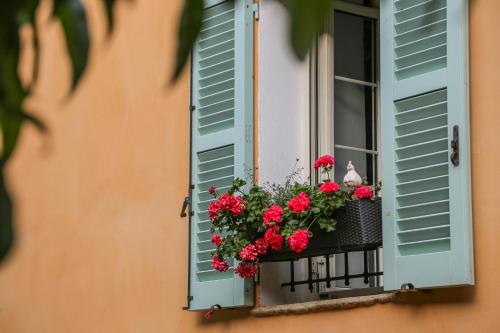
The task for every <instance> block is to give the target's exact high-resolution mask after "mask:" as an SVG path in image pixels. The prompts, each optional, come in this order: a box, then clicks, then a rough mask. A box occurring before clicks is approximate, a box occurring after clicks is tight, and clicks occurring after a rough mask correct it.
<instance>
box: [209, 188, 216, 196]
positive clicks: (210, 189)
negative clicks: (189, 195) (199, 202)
mask: <svg viewBox="0 0 500 333" xmlns="http://www.w3.org/2000/svg"><path fill="white" fill-rule="evenodd" d="M216 192H217V189H216V188H215V186H210V187H209V188H208V194H212V195H214V194H215V193H216Z"/></svg>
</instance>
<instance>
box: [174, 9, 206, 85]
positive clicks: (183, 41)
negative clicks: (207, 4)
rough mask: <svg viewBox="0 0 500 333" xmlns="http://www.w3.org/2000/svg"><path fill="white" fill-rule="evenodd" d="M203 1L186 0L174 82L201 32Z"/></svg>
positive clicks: (180, 27)
mask: <svg viewBox="0 0 500 333" xmlns="http://www.w3.org/2000/svg"><path fill="white" fill-rule="evenodd" d="M202 19H203V0H185V1H184V8H183V10H182V16H181V20H180V22H179V28H178V29H179V30H178V38H177V41H178V45H177V62H176V65H175V69H174V75H173V77H172V82H173V81H176V80H177V79H178V78H179V76H180V75H181V73H182V70H183V69H184V67H185V66H186V62H187V60H188V58H189V53H190V52H191V49H192V47H193V44H194V42H195V41H196V38H197V37H198V34H199V32H200V30H201V22H202Z"/></svg>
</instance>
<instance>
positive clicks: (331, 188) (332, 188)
mask: <svg viewBox="0 0 500 333" xmlns="http://www.w3.org/2000/svg"><path fill="white" fill-rule="evenodd" d="M319 190H320V191H321V192H323V193H333V192H338V191H339V190H340V186H339V184H337V183H335V182H326V183H323V184H321V186H320V187H319Z"/></svg>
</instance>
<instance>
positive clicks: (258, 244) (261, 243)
mask: <svg viewBox="0 0 500 333" xmlns="http://www.w3.org/2000/svg"><path fill="white" fill-rule="evenodd" d="M268 246H269V244H267V241H266V240H265V239H264V238H259V239H257V240H256V241H255V248H256V249H257V253H258V254H266V252H267V247H268Z"/></svg>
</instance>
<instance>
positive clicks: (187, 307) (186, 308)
mask: <svg viewBox="0 0 500 333" xmlns="http://www.w3.org/2000/svg"><path fill="white" fill-rule="evenodd" d="M192 300H193V296H191V295H190V296H188V297H187V305H186V306H183V307H182V310H189V305H190V304H191V301H192Z"/></svg>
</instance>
